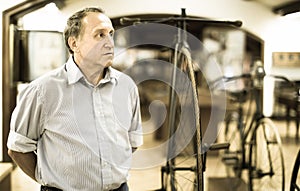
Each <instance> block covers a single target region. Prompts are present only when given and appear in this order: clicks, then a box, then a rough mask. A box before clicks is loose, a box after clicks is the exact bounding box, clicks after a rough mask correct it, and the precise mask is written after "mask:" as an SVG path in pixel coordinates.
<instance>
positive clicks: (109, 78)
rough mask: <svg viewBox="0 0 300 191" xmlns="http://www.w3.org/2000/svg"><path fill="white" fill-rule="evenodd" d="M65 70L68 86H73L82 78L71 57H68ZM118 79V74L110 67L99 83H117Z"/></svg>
mask: <svg viewBox="0 0 300 191" xmlns="http://www.w3.org/2000/svg"><path fill="white" fill-rule="evenodd" d="M65 69H66V71H67V76H68V83H69V84H74V83H76V82H78V81H79V80H80V79H82V78H84V75H83V73H82V72H81V70H80V69H79V68H78V66H77V64H76V63H75V62H74V60H73V56H70V57H69V59H68V61H67V63H66V66H65ZM118 77H119V74H118V72H117V71H116V70H114V69H113V68H112V67H108V70H107V72H106V74H105V77H104V78H103V79H102V80H101V81H100V83H107V82H115V83H117V81H118Z"/></svg>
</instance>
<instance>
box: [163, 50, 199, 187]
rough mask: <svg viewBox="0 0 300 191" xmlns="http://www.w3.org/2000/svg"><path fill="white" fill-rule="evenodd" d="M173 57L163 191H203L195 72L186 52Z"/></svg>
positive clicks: (182, 51) (183, 51)
mask: <svg viewBox="0 0 300 191" xmlns="http://www.w3.org/2000/svg"><path fill="white" fill-rule="evenodd" d="M175 54H176V53H175ZM175 57H178V60H177V63H175V64H177V65H176V66H177V67H174V71H173V80H175V81H173V84H172V86H173V87H172V89H171V93H170V109H169V129H170V133H169V137H170V139H169V148H168V163H167V165H166V166H165V167H163V171H164V173H163V190H168V191H179V190H182V191H202V190H203V170H202V155H201V146H200V145H201V129H200V111H199V104H198V95H197V88H196V81H195V77H194V70H193V66H192V63H191V58H190V56H189V53H188V50H187V49H185V48H182V49H181V52H180V53H178V55H176V56H175Z"/></svg>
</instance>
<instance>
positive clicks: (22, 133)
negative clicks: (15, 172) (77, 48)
mask: <svg viewBox="0 0 300 191" xmlns="http://www.w3.org/2000/svg"><path fill="white" fill-rule="evenodd" d="M19 97H20V100H19V101H18V104H17V106H16V108H15V110H14V112H13V114H12V119H11V130H10V133H9V137H8V142H7V146H8V148H9V149H11V150H14V151H18V152H24V153H25V152H31V151H35V152H36V154H37V166H36V175H35V176H36V179H37V180H38V182H39V183H41V184H42V185H48V186H53V187H56V188H60V189H62V190H67V191H71V190H86V191H94V190H95V191H96V190H97V191H99V190H110V189H114V188H118V187H119V186H120V184H121V183H123V182H126V181H127V179H128V171H129V169H130V165H131V159H132V152H131V148H132V147H138V146H140V145H141V144H142V142H143V138H142V127H141V116H140V106H139V104H140V103H139V97H138V91H137V87H136V85H135V83H134V82H133V81H132V79H131V78H130V77H129V76H127V75H125V74H123V73H121V72H119V71H117V70H115V69H113V68H111V67H109V68H108V71H107V73H106V76H105V78H104V79H102V80H101V81H100V83H99V85H98V86H95V87H94V86H92V85H91V84H89V83H88V82H87V81H86V80H85V78H84V76H83V74H82V73H81V71H80V70H79V68H78V67H77V66H76V64H75V63H74V61H73V59H72V58H71V57H70V59H69V60H68V62H67V63H66V64H65V65H64V66H62V67H60V68H58V69H56V70H54V71H52V72H50V73H49V74H46V75H44V76H42V77H40V78H38V79H36V80H34V81H32V82H31V83H30V84H29V86H28V87H27V88H26V89H25V90H24V91H22V92H21V93H20V96H19Z"/></svg>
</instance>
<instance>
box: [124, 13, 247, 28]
mask: <svg viewBox="0 0 300 191" xmlns="http://www.w3.org/2000/svg"><path fill="white" fill-rule="evenodd" d="M168 21H197V22H201V23H212V24H224V25H231V26H235V27H241V26H242V24H243V23H242V21H239V20H237V21H221V20H210V19H201V18H193V17H186V16H179V17H165V18H145V19H142V18H131V17H122V18H120V24H121V25H126V24H141V23H164V22H168Z"/></svg>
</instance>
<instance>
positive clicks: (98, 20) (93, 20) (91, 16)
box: [83, 12, 112, 25]
mask: <svg viewBox="0 0 300 191" xmlns="http://www.w3.org/2000/svg"><path fill="white" fill-rule="evenodd" d="M83 23H85V24H103V23H106V24H109V25H112V23H111V20H110V18H109V17H108V16H106V15H105V14H103V13H99V12H88V13H87V15H86V16H85V17H84V18H83Z"/></svg>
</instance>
